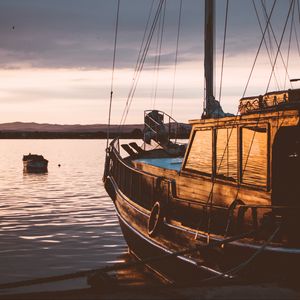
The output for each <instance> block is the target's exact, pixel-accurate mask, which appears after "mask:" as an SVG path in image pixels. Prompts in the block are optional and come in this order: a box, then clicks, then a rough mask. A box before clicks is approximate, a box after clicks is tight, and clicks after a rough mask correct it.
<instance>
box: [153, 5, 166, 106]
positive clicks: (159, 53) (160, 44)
mask: <svg viewBox="0 0 300 300" xmlns="http://www.w3.org/2000/svg"><path fill="white" fill-rule="evenodd" d="M166 5H167V1H164V6H163V13H162V15H160V22H159V25H160V34H159V33H158V37H159V48H158V58H157V66H156V83H155V92H154V99H153V108H155V102H156V96H157V87H158V81H159V69H160V60H161V47H162V42H163V36H164V28H165V16H166Z"/></svg>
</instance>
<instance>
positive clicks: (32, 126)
mask: <svg viewBox="0 0 300 300" xmlns="http://www.w3.org/2000/svg"><path fill="white" fill-rule="evenodd" d="M143 128H144V125H143V124H130V125H124V127H122V132H125V133H128V132H132V131H133V130H134V129H140V130H143ZM106 130H107V125H106V124H91V125H80V124H74V125H59V124H47V123H44V124H39V123H26V122H13V123H2V124H0V131H2V132H77V133H84V132H100V131H101V132H106ZM110 131H111V132H112V133H115V132H118V131H119V125H111V127H110Z"/></svg>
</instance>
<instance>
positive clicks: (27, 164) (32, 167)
mask: <svg viewBox="0 0 300 300" xmlns="http://www.w3.org/2000/svg"><path fill="white" fill-rule="evenodd" d="M23 170H24V172H28V173H45V172H47V171H48V160H47V159H45V158H44V157H43V155H38V154H31V153H29V154H28V155H23Z"/></svg>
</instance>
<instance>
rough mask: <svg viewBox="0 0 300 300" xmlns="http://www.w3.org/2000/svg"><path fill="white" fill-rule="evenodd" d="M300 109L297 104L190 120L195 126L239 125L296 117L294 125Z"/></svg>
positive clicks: (297, 119) (297, 120)
mask: <svg viewBox="0 0 300 300" xmlns="http://www.w3.org/2000/svg"><path fill="white" fill-rule="evenodd" d="M299 109H300V107H299V106H298V108H297V109H295V106H293V107H290V108H286V109H284V110H278V109H273V110H271V111H263V112H256V113H251V114H245V115H236V116H232V117H224V118H213V119H193V120H189V124H191V125H193V126H195V125H200V126H207V127H209V126H225V125H231V126H232V125H238V124H240V123H248V122H250V123H251V122H254V121H255V122H257V121H259V122H260V123H262V122H269V121H278V119H279V118H285V119H294V121H293V122H292V123H295V124H294V125H296V124H298V122H299V115H300V113H299Z"/></svg>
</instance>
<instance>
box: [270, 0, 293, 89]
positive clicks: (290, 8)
mask: <svg viewBox="0 0 300 300" xmlns="http://www.w3.org/2000/svg"><path fill="white" fill-rule="evenodd" d="M293 3H294V0H292V1H291V4H290V7H289V11H288V15H287V17H286V21H285V24H284V28H283V31H282V35H281V38H280V41H279V45H278V49H277V52H276V56H275V60H274V63H273V66H272V71H271V74H270V78H269V82H268V85H267V89H266V93H267V92H268V90H269V86H270V83H271V79H272V76H273V73H274V68H275V65H276V62H277V58H278V54H279V52H280V48H281V44H282V41H283V37H284V34H285V30H286V26H287V24H288V20H289V17H290V13H291V10H292V6H293Z"/></svg>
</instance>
